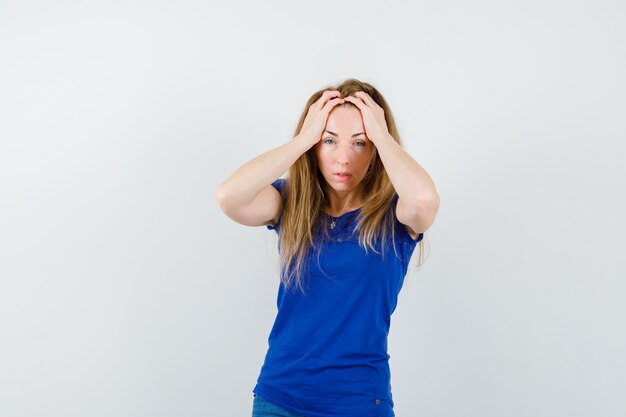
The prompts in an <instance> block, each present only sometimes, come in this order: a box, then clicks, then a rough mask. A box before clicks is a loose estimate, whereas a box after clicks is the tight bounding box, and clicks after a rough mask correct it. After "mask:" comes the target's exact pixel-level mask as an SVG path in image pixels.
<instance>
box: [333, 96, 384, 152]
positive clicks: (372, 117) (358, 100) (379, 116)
mask: <svg viewBox="0 0 626 417" xmlns="http://www.w3.org/2000/svg"><path fill="white" fill-rule="evenodd" d="M354 95H355V96H356V97H353V96H346V97H344V99H345V101H349V102H350V103H352V104H354V105H355V106H357V107H358V109H359V110H360V111H361V118H362V119H363V126H364V127H365V134H366V135H367V137H368V139H369V140H371V141H372V142H374V144H376V141H377V140H378V139H379V138H382V137H384V136H385V135H389V129H387V122H386V121H385V111H384V110H383V108H382V107H380V106H379V105H378V103H376V102H375V101H374V99H373V98H372V97H370V95H369V94H367V93H366V92H365V91H357V92H356V93H354Z"/></svg>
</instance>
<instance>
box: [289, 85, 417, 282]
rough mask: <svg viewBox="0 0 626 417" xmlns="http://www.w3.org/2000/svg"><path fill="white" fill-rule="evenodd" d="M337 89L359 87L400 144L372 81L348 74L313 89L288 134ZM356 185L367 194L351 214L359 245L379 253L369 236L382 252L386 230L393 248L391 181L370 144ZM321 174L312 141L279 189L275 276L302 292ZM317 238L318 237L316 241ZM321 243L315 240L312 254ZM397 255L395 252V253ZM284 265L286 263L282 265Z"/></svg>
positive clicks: (321, 200) (317, 217)
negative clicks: (364, 170) (277, 268)
mask: <svg viewBox="0 0 626 417" xmlns="http://www.w3.org/2000/svg"><path fill="white" fill-rule="evenodd" d="M327 90H338V91H339V92H340V93H341V95H342V97H346V96H348V95H351V96H354V93H356V92H357V91H364V92H366V93H367V94H369V95H370V97H372V99H374V101H375V102H376V103H377V104H378V105H379V106H380V107H382V109H383V110H384V113H385V121H386V122H387V127H388V130H389V133H390V135H391V136H392V137H393V138H394V140H395V141H396V142H397V143H398V144H399V145H400V146H402V143H401V142H400V135H399V134H398V130H397V128H396V123H395V121H394V119H393V116H392V114H391V109H390V108H389V106H388V105H387V102H386V101H385V99H384V98H383V96H382V94H380V92H379V91H378V90H377V89H376V88H374V87H373V86H372V85H370V84H368V83H365V82H362V81H359V80H357V79H354V78H350V79H347V80H345V81H344V82H342V83H341V84H339V85H337V86H329V87H326V88H323V89H321V90H319V91H317V92H316V93H314V94H313V95H312V96H311V98H309V100H308V102H307V104H306V106H305V107H304V110H303V112H302V115H301V116H300V120H299V122H298V125H297V127H296V130H295V133H294V137H295V136H297V135H298V134H299V133H300V131H301V130H302V125H303V124H304V120H305V118H306V115H307V112H308V110H309V107H310V106H311V104H313V103H314V102H315V101H317V100H318V99H319V98H320V97H321V96H322V94H323V93H324V91H327ZM342 106H353V107H355V108H356V106H355V105H354V104H352V103H350V102H344V103H342V104H338V105H336V106H335V108H336V107H342ZM360 186H362V190H363V192H364V193H365V194H364V195H365V196H367V198H366V202H365V205H364V206H363V207H362V209H361V211H360V213H359V216H358V218H357V226H356V228H355V231H356V230H359V239H358V240H359V245H360V246H361V247H362V248H363V249H364V250H365V251H366V252H368V248H369V249H371V250H372V251H374V252H375V253H379V252H377V251H376V249H375V248H374V244H373V243H374V241H375V240H376V239H378V238H380V239H381V241H382V252H383V256H384V254H385V242H386V241H387V239H388V236H389V235H391V242H392V243H393V245H392V246H393V248H394V252H395V246H396V245H395V233H394V230H395V228H394V224H395V223H394V222H395V221H396V218H395V217H396V216H395V211H394V210H390V209H389V208H390V206H391V204H392V199H393V196H394V194H395V189H394V188H393V184H392V183H391V181H390V180H389V177H388V176H387V172H386V171H385V168H384V166H383V163H382V160H381V159H380V157H379V155H378V152H377V151H376V150H375V149H374V155H373V158H372V161H371V163H370V166H369V169H368V171H367V173H366V175H365V177H364V178H363V180H362V184H360ZM325 187H326V185H325V180H324V177H323V176H322V173H321V172H320V170H319V168H318V162H317V156H316V153H315V146H313V147H311V148H310V149H309V150H308V151H306V152H305V153H303V154H302V155H301V156H300V157H299V158H298V159H297V160H296V162H295V163H294V164H293V165H292V166H291V167H290V168H289V171H288V176H287V181H286V187H284V188H283V192H282V199H283V208H282V210H283V211H282V215H281V223H280V229H279V258H280V270H281V274H280V279H281V282H282V283H283V284H284V286H285V287H286V288H290V287H298V288H300V290H301V291H302V292H303V293H304V289H303V273H302V268H303V264H304V260H305V259H306V258H307V256H308V255H309V253H310V251H311V249H314V248H315V237H316V236H317V234H318V233H320V232H319V230H320V229H321V227H320V223H321V220H322V215H321V211H322V208H323V207H328V206H329V201H328V196H327V191H326V188H325ZM321 241H322V240H321V239H320V242H321ZM422 242H423V240H422V241H420V242H419V244H418V246H419V257H418V268H419V267H421V265H422V264H423V250H422V249H423V248H422V244H421V243H422ZM320 249H321V243H320V244H318V247H317V251H318V258H319V250H320ZM396 256H397V253H396ZM288 265H289V267H287V266H288Z"/></svg>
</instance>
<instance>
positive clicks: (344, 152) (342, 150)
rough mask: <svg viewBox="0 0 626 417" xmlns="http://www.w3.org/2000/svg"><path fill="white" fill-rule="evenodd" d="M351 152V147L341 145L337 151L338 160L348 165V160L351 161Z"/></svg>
mask: <svg viewBox="0 0 626 417" xmlns="http://www.w3.org/2000/svg"><path fill="white" fill-rule="evenodd" d="M349 152H350V149H349V148H348V147H347V146H340V147H339V150H338V151H337V162H338V163H339V164H340V165H342V166H343V165H347V164H348V161H349V157H348V153H349Z"/></svg>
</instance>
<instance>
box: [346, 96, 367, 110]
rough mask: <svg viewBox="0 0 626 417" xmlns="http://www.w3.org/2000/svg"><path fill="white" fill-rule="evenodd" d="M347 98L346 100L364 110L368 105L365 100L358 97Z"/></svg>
mask: <svg viewBox="0 0 626 417" xmlns="http://www.w3.org/2000/svg"><path fill="white" fill-rule="evenodd" d="M345 99H346V101H349V102H350V103H352V104H354V105H355V106H357V107H358V108H359V109H360V110H363V109H364V108H365V107H366V105H365V103H364V102H363V100H361V99H360V98H358V97H353V96H347V97H346V98H345Z"/></svg>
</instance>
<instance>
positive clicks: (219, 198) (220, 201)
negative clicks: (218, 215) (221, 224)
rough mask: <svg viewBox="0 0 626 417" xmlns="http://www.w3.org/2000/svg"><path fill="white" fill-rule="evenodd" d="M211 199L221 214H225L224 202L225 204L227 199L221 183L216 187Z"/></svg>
mask: <svg viewBox="0 0 626 417" xmlns="http://www.w3.org/2000/svg"><path fill="white" fill-rule="evenodd" d="M213 198H214V199H215V202H216V203H217V205H218V206H219V208H220V209H221V210H222V211H223V212H226V202H227V200H228V198H227V195H226V190H225V189H224V184H223V183H222V184H220V185H218V186H217V187H216V188H215V189H214V190H213Z"/></svg>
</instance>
